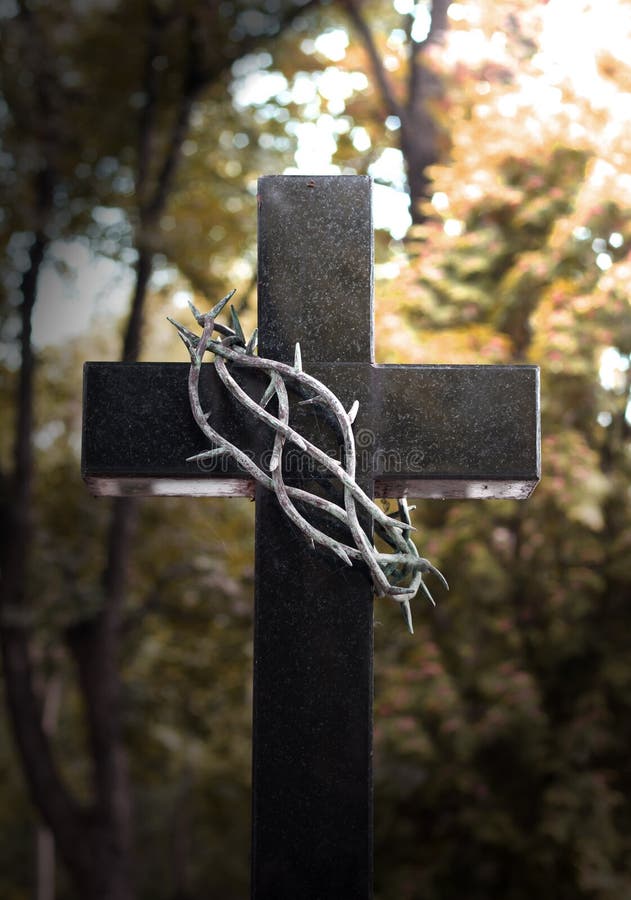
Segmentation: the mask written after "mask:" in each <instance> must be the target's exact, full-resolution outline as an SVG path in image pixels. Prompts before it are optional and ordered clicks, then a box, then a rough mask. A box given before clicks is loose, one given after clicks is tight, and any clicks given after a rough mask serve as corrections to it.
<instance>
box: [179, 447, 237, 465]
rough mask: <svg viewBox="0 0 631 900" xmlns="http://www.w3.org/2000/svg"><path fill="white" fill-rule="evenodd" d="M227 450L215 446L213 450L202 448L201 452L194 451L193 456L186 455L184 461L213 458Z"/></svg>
mask: <svg viewBox="0 0 631 900" xmlns="http://www.w3.org/2000/svg"><path fill="white" fill-rule="evenodd" d="M227 452H228V451H227V450H225V449H224V448H223V447H215V448H214V450H204V451H203V452H202V453H196V454H195V455H194V456H187V457H186V462H199V461H200V460H202V459H214V458H215V457H217V456H222V455H223V454H224V453H227Z"/></svg>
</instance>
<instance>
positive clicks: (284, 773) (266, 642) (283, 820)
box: [82, 176, 539, 900]
mask: <svg viewBox="0 0 631 900" xmlns="http://www.w3.org/2000/svg"><path fill="white" fill-rule="evenodd" d="M259 190H260V193H259V200H258V202H259V355H261V356H265V357H268V358H273V359H277V360H280V361H283V362H292V361H293V356H294V345H295V343H296V342H297V341H299V342H300V345H301V349H302V358H303V365H304V368H305V370H306V371H307V372H309V373H310V374H312V375H315V376H316V377H317V378H319V379H320V380H321V381H323V382H324V383H325V384H326V385H327V386H328V387H330V388H331V389H332V390H333V391H334V392H335V393H337V395H338V396H339V398H340V400H341V401H342V403H343V404H344V405H345V407H346V408H347V409H348V408H349V407H350V406H351V404H352V403H353V401H354V400H356V399H357V400H358V401H359V412H358V414H357V418H356V421H355V424H354V431H355V434H356V441H357V457H358V472H359V479H360V481H361V483H362V486H363V487H364V489H365V490H366V491H367V492H373V493H374V495H376V496H382V497H400V496H404V495H408V496H410V497H437V498H445V497H469V498H485V497H488V498H496V497H502V498H505V497H513V498H522V499H523V498H526V497H528V496H529V494H530V493H531V492H532V491H533V489H534V487H535V485H536V484H537V481H538V480H539V402H538V370H537V368H536V367H534V366H449V365H447V366H416V365H376V364H375V362H374V356H373V314H372V290H373V288H372V283H373V278H372V267H373V250H372V217H371V184H370V179H369V178H367V177H363V176H348V177H347V176H331V177H329V176H325V177H317V178H308V177H302V176H278V177H273V176H270V177H265V178H262V179H261V180H260V182H259ZM188 369H189V366H188V364H180V363H171V364H160V363H158V364H156V363H140V364H133V363H132V364H123V363H116V364H109V363H86V365H85V384H84V428H83V461H82V471H83V476H84V478H85V480H86V482H87V483H88V486H89V487H90V489H91V491H92V492H93V493H95V494H109V495H130V494H150V495H166V494H190V495H198V496H199V495H206V496H208V495H212V496H218V495H226V494H230V495H238V496H250V497H253V496H256V589H255V626H254V727H253V839H252V897H253V898H256V900H316V898H317V900H342V898H343V900H367V898H369V897H370V896H371V890H372V701H373V697H372V632H373V611H372V595H373V588H372V585H371V583H370V580H369V578H368V576H367V574H366V572H365V571H364V570H363V569H362V567H361V566H358V565H356V566H354V567H353V568H352V569H349V568H348V567H346V566H345V565H344V563H342V562H340V561H339V560H338V559H337V558H336V557H333V556H332V555H327V554H326V553H325V552H324V551H322V552H314V550H313V549H312V548H311V547H310V545H309V543H308V542H307V541H306V540H305V539H304V538H303V536H302V535H299V534H298V533H297V532H296V531H295V529H294V526H293V525H292V524H291V523H289V522H288V521H287V520H286V519H285V518H284V517H283V515H282V513H281V511H280V509H279V507H278V505H277V501H276V499H275V497H274V496H273V495H272V494H270V493H268V492H267V491H266V490H265V489H263V488H258V487H257V488H256V489H255V487H254V484H253V482H251V481H248V480H247V478H245V477H244V474H243V472H241V471H239V469H238V467H236V466H235V465H234V464H233V463H231V462H228V464H226V463H225V459H224V460H223V461H222V463H221V466H219V464H217V466H216V467H215V469H208V470H204V469H202V468H200V467H199V466H196V465H195V464H194V463H187V462H186V458H187V457H190V456H192V455H193V454H195V453H199V452H201V451H203V450H205V449H207V444H206V441H205V439H204V437H203V435H202V434H201V432H200V431H199V430H198V428H197V426H196V425H195V423H194V421H193V418H192V415H191V412H190V407H189V400H188V395H187V376H188ZM250 377H251V376H249V375H248V374H247V373H244V374H243V375H241V374H239V378H240V380H242V382H243V383H247V382H248V378H250ZM252 377H253V376H252ZM253 389H257V390H258V394H257V396H260V393H261V389H260V382H259V385H258V388H257V386H256V385H253ZM201 397H202V402H203V405H204V408H205V409H212V424H213V427H214V428H215V429H216V430H217V431H219V432H221V433H223V434H225V435H226V436H227V437H228V438H229V440H231V441H232V442H233V443H236V444H238V445H239V446H241V447H242V448H244V449H246V450H249V451H250V453H251V455H252V456H253V458H257V457H259V456H260V454H261V453H263V452H264V447H267V448H269V446H271V436H269V440H267V438H266V440H267V443H265V440H262V437H261V434H260V432H261V430H262V429H261V428H260V425H259V424H258V423H257V422H256V421H255V420H254V419H252V418H251V417H250V414H249V413H247V412H246V413H244V412H243V411H241V410H239V409H236V408H235V405H234V403H233V401H232V400H231V399H230V398H229V397H227V396H226V391H225V389H224V388H223V385H222V384H221V382H220V381H219V379H218V377H217V375H216V373H215V370H214V365H212V364H206V365H203V366H202V378H201ZM303 410H306V408H305V407H303ZM302 415H303V417H304V418H305V419H307V418H308V417H309V416H311V426H312V427H313V428H315V429H316V431H319V425H318V422H317V421H316V420H317V407H313V406H311V407H309V412H308V413H307V412H306V411H305V412H303V413H302ZM334 452H335V448H334ZM310 516H311V514H310ZM384 602H386V601H384ZM388 602H391V601H388ZM422 614H423V615H431V609H427V608H425V609H423V611H422ZM417 615H418V613H417ZM402 627H403V623H402Z"/></svg>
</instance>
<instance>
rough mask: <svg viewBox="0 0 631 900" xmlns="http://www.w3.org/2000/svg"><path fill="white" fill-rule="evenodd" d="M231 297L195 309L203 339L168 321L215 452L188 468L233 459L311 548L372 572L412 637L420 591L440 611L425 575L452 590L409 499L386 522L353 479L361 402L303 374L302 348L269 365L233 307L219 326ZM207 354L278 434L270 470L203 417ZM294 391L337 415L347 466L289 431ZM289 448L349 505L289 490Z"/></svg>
mask: <svg viewBox="0 0 631 900" xmlns="http://www.w3.org/2000/svg"><path fill="white" fill-rule="evenodd" d="M233 294H234V291H230V293H229V294H227V295H226V296H225V297H223V299H222V300H220V301H219V303H217V304H216V306H214V307H213V308H212V309H211V310H210V312H208V313H200V312H199V310H197V309H196V308H195V306H194V305H193V304H192V303H190V304H189V306H190V307H191V311H192V313H193V315H194V316H195V319H196V321H197V323H198V324H199V325H200V326H201V328H202V332H201V335H197V334H194V333H193V332H192V331H189V329H188V328H185V327H184V326H183V325H181V324H180V323H179V322H176V321H175V320H173V319H171V318H170V317H169V321H170V322H171V324H172V325H174V326H175V328H176V329H177V331H178V334H179V335H180V337H181V338H182V340H183V342H184V344H185V345H186V347H187V349H188V351H189V354H190V357H191V367H190V370H189V376H188V393H189V399H190V404H191V410H192V413H193V417H194V419H195V422H196V423H197V425H198V426H199V428H200V429H201V431H202V432H203V433H204V435H205V436H206V437H207V438H208V440H209V441H210V442H211V443H212V444H213V447H212V448H211V449H209V450H205V451H204V452H203V453H198V454H196V455H195V456H191V457H189V459H188V461H189V462H193V461H196V462H199V461H202V460H210V459H213V458H216V457H218V456H221V455H224V454H225V455H229V456H231V457H232V458H233V459H234V460H235V461H236V462H237V463H238V464H239V465H240V466H241V467H242V468H243V469H244V470H245V471H246V472H247V473H248V474H249V475H250V476H251V477H252V478H253V479H254V480H255V481H257V482H258V483H259V484H261V485H263V486H264V487H266V488H268V489H269V490H271V491H273V492H274V493H275V495H276V497H277V499H278V502H279V504H280V506H281V509H282V510H283V512H284V513H285V515H286V516H287V518H288V519H290V521H291V522H292V523H293V524H294V525H295V526H296V528H297V529H298V530H299V531H300V532H301V533H302V534H303V535H304V536H305V538H306V539H307V540H308V541H309V542H310V543H311V545H312V546H313V547H315V545H316V544H317V545H319V546H321V547H324V548H326V549H327V550H329V551H330V552H331V553H334V554H335V555H336V556H337V557H339V558H340V559H341V560H342V561H343V562H344V563H346V565H349V566H352V565H353V562H354V561H355V560H363V561H364V563H365V564H366V566H367V567H368V571H369V572H370V577H371V579H372V582H373V585H374V587H375V592H376V593H377V594H378V595H380V596H387V597H391V598H392V599H393V600H396V601H397V603H399V604H400V607H401V610H402V612H403V615H404V618H405V621H406V623H407V626H408V628H409V630H410V632H411V633H412V632H413V631H414V629H413V626H412V612H411V609H410V601H411V600H412V599H413V598H414V597H415V596H416V594H417V593H418V592H419V590H420V591H422V592H423V593H424V594H425V596H426V597H427V598H428V599H429V600H430V601H431V603H432V604H434V605H435V603H434V599H433V597H432V595H431V593H430V591H429V589H428V587H427V585H426V584H425V582H424V581H423V575H425V574H427V573H428V572H431V573H433V574H434V575H436V576H437V577H438V578H439V579H440V581H441V582H442V583H443V585H444V586H445V587H446V588H448V585H447V582H446V580H445V578H444V577H443V575H442V574H441V573H440V572H439V571H438V569H437V568H436V567H435V566H433V565H432V564H431V563H430V562H429V561H428V560H427V559H424V558H423V557H422V556H420V555H419V553H418V550H417V549H416V546H415V544H414V542H413V541H412V538H411V533H412V532H413V531H414V530H415V529H414V527H413V526H412V523H411V520H410V510H411V509H413V508H414V507H409V506H408V504H407V501H406V499H405V498H401V499H399V500H398V501H397V506H398V518H393V517H391V516H388V515H386V514H385V513H384V512H383V510H382V509H380V507H378V506H377V505H376V504H375V503H374V502H373V501H372V500H371V499H370V497H368V496H367V495H366V494H365V493H364V491H363V490H362V489H361V487H360V486H359V485H358V484H357V482H356V480H355V470H356V455H355V440H354V436H353V427H352V426H353V422H354V420H355V417H356V415H357V410H358V408H359V404H358V402H357V401H355V402H354V403H353V405H352V406H351V408H350V410H349V411H348V412H347V411H346V410H345V409H344V407H343V406H342V403H341V402H340V400H339V399H338V398H337V397H336V396H335V394H334V393H333V392H332V391H331V390H329V388H327V387H326V385H324V384H322V382H321V381H318V379H317V378H313V376H311V375H308V374H307V373H306V372H305V371H304V369H303V367H302V360H301V355H300V345H299V344H296V351H295V357H294V364H293V366H291V365H287V364H286V363H282V362H278V361H277V360H274V359H264V358H263V357H260V356H256V355H255V352H256V347H257V331H256V329H255V330H254V332H253V334H252V336H251V337H250V339H249V340H246V338H245V335H244V334H243V329H242V327H241V323H240V321H239V317H238V315H237V312H236V310H235V309H234V307H231V319H232V323H231V324H232V327H231V328H230V327H228V326H226V325H222V324H221V323H219V322H216V321H215V320H216V317H217V316H218V315H219V313H220V312H221V311H222V310H223V308H224V307H225V305H226V304H227V303H228V301H229V300H230V298H231V297H232V295H233ZM214 332H216V333H217V335H218V336H219V337H218V339H216V340H215V339H213V333H214ZM206 352H209V353H212V354H214V364H215V368H216V371H217V374H218V376H219V378H220V379H221V381H222V383H223V384H224V386H225V388H226V390H228V391H229V392H230V394H231V395H232V396H233V397H234V399H235V400H236V401H237V402H239V403H241V404H242V405H243V406H244V407H245V408H246V409H248V410H249V411H250V412H251V413H253V414H254V415H255V416H256V417H257V419H258V420H259V421H260V422H263V423H264V424H265V425H267V426H269V428H271V429H272V431H273V433H274V445H273V449H272V453H271V457H270V461H269V467H268V471H265V470H264V469H263V468H261V467H260V466H259V465H257V464H256V463H255V462H254V461H253V460H252V459H250V457H249V456H248V455H247V454H246V453H245V452H244V451H243V450H240V449H239V447H237V446H235V445H234V444H232V443H231V442H230V441H228V440H227V439H226V438H225V437H224V436H223V435H221V434H219V432H217V431H215V429H214V428H213V427H212V425H211V424H210V417H211V413H208V412H204V410H203V409H202V405H201V401H200V397H199V376H200V369H201V363H202V358H203V356H204V354H205V353H206ZM238 368H251V369H256V370H258V371H261V372H263V373H265V375H267V377H268V384H267V387H266V388H265V391H264V393H263V394H262V396H261V398H260V400H255V399H253V398H252V397H251V396H250V395H249V394H247V393H246V392H245V391H244V389H243V388H242V387H241V385H240V384H239V383H238V382H237V380H236V379H235V377H234V375H233V373H232V370H233V369H238ZM288 385H289V386H290V387H293V388H294V389H296V388H297V389H299V390H300V393H301V394H302V396H303V397H305V398H306V399H303V400H302V401H301V402H302V403H313V404H318V405H319V406H321V407H322V408H324V409H326V410H327V411H328V412H329V413H330V414H332V415H333V417H334V419H335V421H336V424H337V427H338V429H339V433H340V435H341V437H342V441H343V448H344V455H343V464H340V463H338V462H337V461H336V460H334V459H331V458H330V456H328V455H327V454H326V453H325V452H324V451H323V450H321V449H320V448H319V447H317V446H316V445H315V444H313V443H311V441H309V440H307V439H306V438H304V437H303V436H302V435H301V434H299V432H297V431H295V430H294V428H293V427H292V426H291V424H290V408H289V394H288V390H287V386H288ZM274 397H276V401H277V414H276V415H274V414H273V413H272V412H270V411H269V410H268V409H267V407H268V405H269V404H270V401H271V400H272V399H273V398H274ZM286 443H290V444H293V445H295V446H296V447H298V448H299V449H300V450H301V451H303V453H305V454H307V455H308V457H309V458H310V459H311V460H313V461H314V462H316V463H318V464H319V465H320V466H322V467H323V468H325V469H326V470H327V471H328V472H329V473H330V474H331V475H332V476H334V478H336V479H337V480H338V481H339V482H340V484H341V486H342V489H343V505H339V504H337V503H335V502H333V501H332V500H329V499H326V498H325V497H321V496H319V495H318V494H314V493H312V492H310V491H307V490H303V489H301V488H298V487H294V486H292V485H288V484H285V481H284V480H283V465H282V462H283V450H284V447H285V444H286ZM296 502H298V503H299V504H300V505H301V506H307V507H309V506H310V507H313V508H314V509H317V510H319V511H320V512H323V513H326V514H327V515H329V516H330V517H332V518H333V519H334V520H336V521H338V522H342V523H343V524H344V525H346V526H347V530H348V534H349V536H350V538H351V539H352V542H353V545H351V544H350V543H345V542H343V541H340V540H337V539H336V538H334V537H331V536H330V535H328V534H326V533H325V532H324V531H321V530H320V529H319V528H316V527H315V526H314V525H313V524H312V523H311V522H309V521H308V519H306V518H305V517H304V515H302V513H301V512H300V511H299V509H298V508H297V507H296ZM358 507H359V508H361V509H362V510H363V511H364V512H365V513H367V514H368V515H369V516H370V518H371V519H372V521H373V524H374V530H375V533H376V534H378V535H379V536H380V537H381V538H382V539H383V540H384V541H385V543H386V544H387V545H388V546H389V547H390V548H391V550H392V552H390V553H383V552H380V551H379V550H378V549H377V548H376V547H375V545H374V544H373V543H372V542H371V541H370V539H369V538H368V536H367V534H366V532H365V531H364V529H363V528H362V526H361V525H360V522H359V519H358V513H357V511H358Z"/></svg>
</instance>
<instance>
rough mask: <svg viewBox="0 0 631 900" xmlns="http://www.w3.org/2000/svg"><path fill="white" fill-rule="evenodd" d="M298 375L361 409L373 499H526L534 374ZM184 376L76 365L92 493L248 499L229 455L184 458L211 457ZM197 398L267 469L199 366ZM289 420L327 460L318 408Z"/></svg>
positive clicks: (535, 466) (366, 370) (534, 451)
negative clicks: (310, 377)
mask: <svg viewBox="0 0 631 900" xmlns="http://www.w3.org/2000/svg"><path fill="white" fill-rule="evenodd" d="M305 366H306V368H307V370H308V371H309V372H310V373H311V374H313V375H314V376H315V377H316V378H318V379H319V380H321V381H322V382H323V383H324V384H326V385H327V386H329V387H330V388H331V389H332V390H333V391H334V392H335V393H336V394H337V395H338V396H339V398H340V400H341V401H342V402H343V403H344V405H345V406H346V407H347V408H350V406H351V405H352V403H353V401H354V400H358V401H359V413H358V415H357V418H356V421H355V427H354V431H355V436H356V445H357V459H358V466H359V469H360V471H361V472H362V474H363V475H364V476H366V477H368V478H369V479H374V481H375V495H376V496H387V497H393V496H403V495H405V494H407V495H408V496H410V497H488V498H495V497H515V498H525V497H527V496H528V495H529V494H530V493H531V492H532V491H533V489H534V487H535V485H536V484H537V481H538V480H539V433H538V421H539V415H538V412H539V410H538V406H539V391H538V388H539V385H538V372H537V369H536V367H533V366H393V365H388V366H378V365H374V364H371V363H368V362H367V363H319V364H314V365H313V366H309V361H308V360H305ZM188 370H189V366H188V365H187V364H180V363H130V364H121V363H115V364H113V363H86V365H85V369H84V420H83V422H84V424H83V451H82V456H83V458H82V474H83V477H84V479H85V480H86V482H87V484H88V486H89V488H90V490H91V491H92V492H93V493H94V494H97V495H129V494H147V495H159V494H162V495H165V494H172V495H196V496H222V495H232V496H253V495H254V485H253V483H252V481H250V480H248V478H247V477H246V476H245V473H244V472H243V471H242V470H240V469H239V468H238V466H237V465H236V464H235V463H234V461H233V460H231V459H230V458H228V457H219V458H214V459H212V460H208V461H207V462H206V463H205V462H204V461H203V460H202V461H201V462H198V463H195V462H187V461H186V460H187V458H188V457H191V456H193V455H195V454H197V453H201V452H202V451H204V450H207V449H209V448H208V446H207V444H206V442H205V439H204V436H203V435H202V434H201V432H200V431H199V429H198V427H197V426H196V424H195V422H194V421H193V417H192V414H191V411H190V406H189V401H188V394H187V378H188ZM238 377H239V380H240V381H241V383H243V384H244V386H245V387H246V389H247V390H248V392H249V393H250V394H251V395H252V396H254V397H257V398H258V397H259V396H260V395H261V394H262V392H263V390H264V388H265V386H266V382H265V380H261V379H260V378H258V377H257V374H256V373H249V372H239V373H238ZM200 395H201V398H202V403H203V406H204V409H207V410H209V411H211V413H212V423H213V428H215V429H216V430H217V431H219V432H221V433H222V434H224V435H225V436H226V437H227V438H228V439H229V440H230V441H231V442H232V443H234V444H237V445H238V446H239V447H241V448H242V449H244V450H245V451H246V452H247V453H248V455H250V456H251V458H252V459H254V460H255V461H257V462H259V464H261V463H262V464H263V467H265V468H266V466H265V454H269V452H270V448H271V445H272V439H273V435H272V434H271V432H269V433H265V429H261V426H260V424H258V423H257V422H256V420H255V419H254V418H253V417H252V416H251V414H249V413H248V412H247V411H244V410H243V408H241V407H238V406H237V405H236V404H235V403H234V401H233V400H232V399H231V398H230V396H228V395H227V392H226V391H225V389H224V387H223V385H222V384H221V382H220V381H219V378H218V376H217V374H216V372H215V367H214V365H212V364H205V365H203V366H202V375H201V385H200ZM294 414H295V415H297V416H298V417H299V419H300V426H301V427H300V429H299V430H300V431H301V433H305V430H306V431H307V433H308V432H309V429H311V430H312V434H311V435H307V436H309V437H310V438H313V439H314V441H315V442H318V443H320V444H322V443H323V442H324V449H325V450H326V452H327V453H329V454H331V455H336V454H337V453H338V452H339V447H338V446H337V443H336V440H335V436H334V435H333V434H332V433H331V434H328V433H327V430H326V428H324V427H323V424H322V421H321V416H320V415H319V411H318V409H317V404H313V405H312V404H307V405H305V406H303V407H302V409H300V408H299V407H295V408H294V412H292V415H294ZM287 457H288V458H287V459H286V465H288V466H289V472H288V475H289V477H290V478H291V476H292V475H294V476H295V477H299V476H300V475H303V474H305V473H304V472H303V471H302V470H301V469H300V467H301V466H302V465H305V464H307V461H306V460H304V459H302V457H301V455H300V453H299V451H298V450H297V449H295V451H294V453H293V454H292V453H291V451H290V452H289V453H288V454H287ZM292 464H293V465H294V469H293V470H292V468H291V466H292ZM309 474H313V473H312V472H310V473H309Z"/></svg>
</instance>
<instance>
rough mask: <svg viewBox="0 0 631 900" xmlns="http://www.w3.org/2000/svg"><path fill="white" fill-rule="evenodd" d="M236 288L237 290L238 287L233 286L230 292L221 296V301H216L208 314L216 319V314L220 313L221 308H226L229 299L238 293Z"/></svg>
mask: <svg viewBox="0 0 631 900" xmlns="http://www.w3.org/2000/svg"><path fill="white" fill-rule="evenodd" d="M236 290H237V289H236V288H233V289H232V290H231V291H230V292H229V293H228V294H226V296H225V297H222V298H221V300H220V301H219V303H216V304H215V305H214V306H213V308H212V309H211V311H210V312H209V313H208V315H209V316H210V317H211V318H212V319H214V318H215V317H216V316H218V315H219V313H220V312H221V310H222V309H223V308H224V306H225V305H226V303H227V302H228V300H230V298H231V297H232V296H233V295H234V294H235V293H236Z"/></svg>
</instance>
